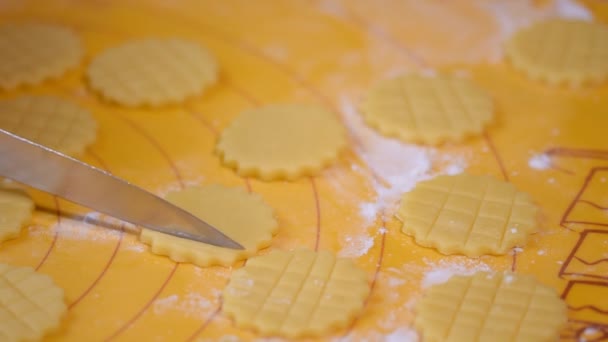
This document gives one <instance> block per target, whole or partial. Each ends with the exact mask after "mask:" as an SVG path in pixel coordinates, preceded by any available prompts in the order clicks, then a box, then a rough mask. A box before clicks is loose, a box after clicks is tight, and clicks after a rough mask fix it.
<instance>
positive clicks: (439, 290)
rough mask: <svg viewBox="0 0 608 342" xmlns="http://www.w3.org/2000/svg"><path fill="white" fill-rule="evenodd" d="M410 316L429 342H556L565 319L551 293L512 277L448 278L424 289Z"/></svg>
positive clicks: (528, 280)
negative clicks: (413, 316)
mask: <svg viewBox="0 0 608 342" xmlns="http://www.w3.org/2000/svg"><path fill="white" fill-rule="evenodd" d="M415 312H416V317H415V319H414V325H415V326H416V329H417V330H418V331H419V332H420V333H421V334H422V337H423V338H424V341H429V342H435V341H437V342H439V341H441V342H443V341H446V342H474V341H479V342H482V341H492V342H494V341H499V342H503V341H504V342H508V341H521V342H528V341H529V342H538V341H547V342H548V341H557V340H558V339H559V331H560V328H561V327H562V326H563V325H564V324H565V323H566V321H567V306H566V303H565V302H564V301H563V300H561V299H560V298H559V296H558V294H557V293H556V292H555V290H554V289H552V288H550V287H547V286H545V285H542V284H540V283H539V282H538V281H536V279H534V277H532V276H529V275H522V274H513V273H505V274H500V273H499V274H489V273H485V272H478V273H475V274H474V275H472V276H453V277H451V278H450V279H449V280H448V281H447V282H445V283H443V284H439V285H434V286H432V287H431V288H429V289H428V291H427V292H426V293H425V294H424V295H423V297H422V299H420V301H419V302H418V303H417V304H416V307H415Z"/></svg>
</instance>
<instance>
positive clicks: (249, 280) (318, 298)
mask: <svg viewBox="0 0 608 342" xmlns="http://www.w3.org/2000/svg"><path fill="white" fill-rule="evenodd" d="M369 291H370V287H369V283H368V280H367V275H366V274H365V272H363V271H362V270H361V269H359V268H357V267H356V266H355V264H354V263H353V262H352V261H351V260H348V259H337V258H336V257H335V256H334V255H333V254H332V253H330V252H326V251H323V252H314V251H311V250H298V251H293V252H283V251H277V252H271V253H269V254H267V255H264V256H258V257H255V258H251V259H249V260H248V261H247V264H246V265H245V266H244V267H243V268H241V269H238V270H236V271H235V272H234V273H233V274H232V277H231V278H230V281H229V283H228V286H227V287H226V289H225V290H224V297H223V298H224V304H223V310H224V312H225V313H226V314H227V315H229V316H230V317H232V318H233V319H234V320H235V322H236V324H237V326H239V327H242V328H252V329H254V330H257V331H258V332H259V333H260V334H263V335H266V336H268V335H277V336H282V337H286V338H297V337H304V336H308V337H313V336H320V335H322V334H326V333H331V332H334V331H336V330H338V329H341V328H344V327H347V326H348V325H349V324H350V323H351V322H352V321H353V320H354V318H355V316H357V315H358V314H359V313H360V312H361V311H362V309H363V306H364V302H365V298H367V296H368V294H369Z"/></svg>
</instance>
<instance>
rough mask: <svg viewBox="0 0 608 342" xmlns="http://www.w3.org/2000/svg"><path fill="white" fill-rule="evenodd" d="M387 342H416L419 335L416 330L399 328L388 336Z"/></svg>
mask: <svg viewBox="0 0 608 342" xmlns="http://www.w3.org/2000/svg"><path fill="white" fill-rule="evenodd" d="M384 341H385V342H416V341H418V334H417V333H416V330H414V329H410V328H399V329H397V330H395V331H393V332H392V333H391V334H389V335H386V338H385V339H384Z"/></svg>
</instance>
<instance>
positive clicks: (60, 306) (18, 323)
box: [0, 264, 67, 341]
mask: <svg viewBox="0 0 608 342" xmlns="http://www.w3.org/2000/svg"><path fill="white" fill-rule="evenodd" d="M66 311H67V308H66V305H65V303H64V299H63V290H62V289H60V288H59V287H57V286H56V285H55V283H54V282H53V280H52V279H51V278H50V277H49V276H47V275H43V274H39V273H36V272H35V271H34V269H32V268H30V267H16V266H11V265H6V264H0V322H2V324H0V340H2V341H37V340H40V339H41V338H42V337H44V336H45V335H47V334H48V333H51V332H53V331H54V330H56V329H57V328H58V327H59V324H60V322H61V319H62V318H63V316H64V314H65V313H66Z"/></svg>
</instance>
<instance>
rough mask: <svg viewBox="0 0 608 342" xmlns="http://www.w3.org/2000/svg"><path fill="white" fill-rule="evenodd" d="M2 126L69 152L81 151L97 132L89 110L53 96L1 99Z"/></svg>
mask: <svg viewBox="0 0 608 342" xmlns="http://www.w3.org/2000/svg"><path fill="white" fill-rule="evenodd" d="M0 128H2V129H4V130H7V131H9V132H12V133H14V134H16V135H19V136H22V137H24V138H26V139H29V140H31V141H34V142H36V143H39V144H41V145H44V146H47V147H49V148H52V149H54V150H57V151H60V152H63V153H65V154H69V155H79V154H82V153H83V152H84V150H85V148H86V147H87V146H88V145H90V144H92V143H93V142H94V141H95V138H96V134H97V133H96V131H97V123H96V121H95V119H94V118H93V116H92V115H91V113H89V111H88V110H86V109H84V108H82V107H79V106H77V105H76V104H74V103H71V102H68V101H66V100H64V99H62V98H58V97H53V96H29V95H27V96H20V97H18V98H14V99H9V100H0Z"/></svg>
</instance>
